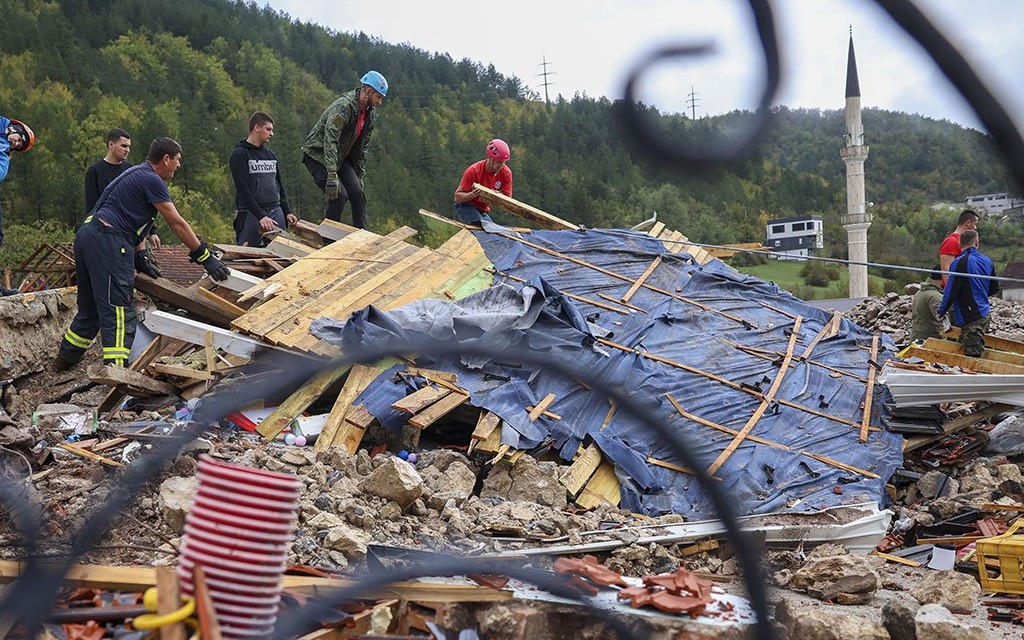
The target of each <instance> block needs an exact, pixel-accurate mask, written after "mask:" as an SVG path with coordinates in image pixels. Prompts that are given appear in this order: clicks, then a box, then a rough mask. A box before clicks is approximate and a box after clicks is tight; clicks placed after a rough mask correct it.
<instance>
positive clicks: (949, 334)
mask: <svg viewBox="0 0 1024 640" xmlns="http://www.w3.org/2000/svg"><path fill="white" fill-rule="evenodd" d="M942 337H944V338H949V339H952V340H959V339H960V329H959V328H958V327H950V328H949V329H946V330H945V331H944V332H942ZM985 348H986V349H998V350H1000V351H1007V352H1009V353H1021V354H1024V342H1020V341H1018V340H1009V339H1007V338H998V337H996V336H990V335H988V334H985Z"/></svg>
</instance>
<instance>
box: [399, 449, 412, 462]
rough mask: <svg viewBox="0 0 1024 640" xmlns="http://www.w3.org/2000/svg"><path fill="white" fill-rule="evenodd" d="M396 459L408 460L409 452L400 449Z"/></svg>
mask: <svg viewBox="0 0 1024 640" xmlns="http://www.w3.org/2000/svg"><path fill="white" fill-rule="evenodd" d="M398 457H399V458H401V459H402V460H408V459H409V452H408V451H406V450H405V449H402V450H401V451H399V452H398Z"/></svg>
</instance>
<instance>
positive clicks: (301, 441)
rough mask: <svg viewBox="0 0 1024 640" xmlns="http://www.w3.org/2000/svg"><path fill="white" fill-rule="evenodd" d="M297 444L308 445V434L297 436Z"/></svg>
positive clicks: (300, 445) (297, 445)
mask: <svg viewBox="0 0 1024 640" xmlns="http://www.w3.org/2000/svg"><path fill="white" fill-rule="evenodd" d="M295 446H296V447H304V446H306V436H295Z"/></svg>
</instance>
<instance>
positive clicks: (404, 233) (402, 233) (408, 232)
mask: <svg viewBox="0 0 1024 640" xmlns="http://www.w3.org/2000/svg"><path fill="white" fill-rule="evenodd" d="M417 234H419V231H417V230H416V229H413V228H412V227H407V226H405V225H402V226H401V227H398V228H397V229H395V230H394V231H390V232H388V233H387V234H385V237H387V238H393V239H395V240H402V241H405V240H408V239H409V238H414V237H416V235H417Z"/></svg>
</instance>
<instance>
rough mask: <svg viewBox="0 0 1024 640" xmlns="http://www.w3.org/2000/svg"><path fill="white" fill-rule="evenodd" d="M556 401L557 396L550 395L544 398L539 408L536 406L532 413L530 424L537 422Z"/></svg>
mask: <svg viewBox="0 0 1024 640" xmlns="http://www.w3.org/2000/svg"><path fill="white" fill-rule="evenodd" d="M554 401H555V394H553V393H549V394H548V395H546V396H544V398H543V399H542V400H541V401H540V402H538V403H537V406H535V407H534V408H533V410H532V411H530V416H529V418H530V422H536V421H537V418H539V417H540V415H541V414H542V413H544V412H545V411H546V410H547V408H548V407H550V406H551V403H552V402H554Z"/></svg>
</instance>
